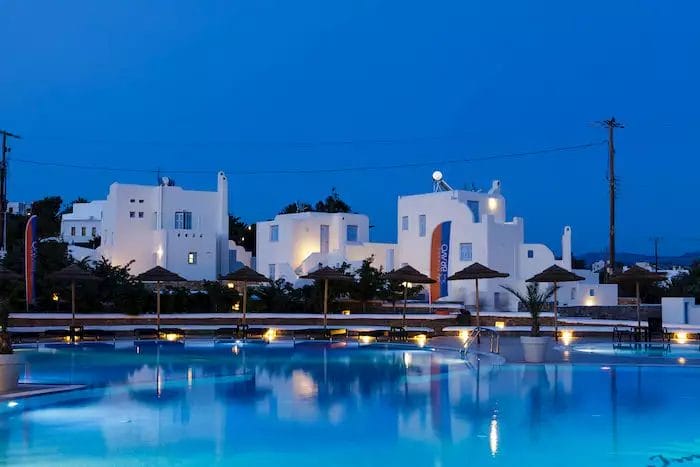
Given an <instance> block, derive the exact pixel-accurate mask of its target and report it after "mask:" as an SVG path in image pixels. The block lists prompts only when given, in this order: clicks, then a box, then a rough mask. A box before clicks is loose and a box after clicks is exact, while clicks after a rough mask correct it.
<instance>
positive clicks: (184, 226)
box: [175, 211, 192, 230]
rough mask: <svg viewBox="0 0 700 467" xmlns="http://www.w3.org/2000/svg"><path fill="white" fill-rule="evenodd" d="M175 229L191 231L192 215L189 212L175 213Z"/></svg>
mask: <svg viewBox="0 0 700 467" xmlns="http://www.w3.org/2000/svg"><path fill="white" fill-rule="evenodd" d="M175 228H176V229H181V230H191V229H192V213H191V212H189V211H177V212H176V213H175Z"/></svg>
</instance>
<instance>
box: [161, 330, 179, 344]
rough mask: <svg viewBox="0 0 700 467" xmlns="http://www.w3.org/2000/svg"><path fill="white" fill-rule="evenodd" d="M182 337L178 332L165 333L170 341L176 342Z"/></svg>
mask: <svg viewBox="0 0 700 467" xmlns="http://www.w3.org/2000/svg"><path fill="white" fill-rule="evenodd" d="M179 338H180V334H176V333H174V332H169V333H167V334H166V335H165V340H166V341H168V342H175V341H176V340H178V339H179Z"/></svg>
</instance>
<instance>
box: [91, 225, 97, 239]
mask: <svg viewBox="0 0 700 467" xmlns="http://www.w3.org/2000/svg"><path fill="white" fill-rule="evenodd" d="M90 234H91V235H92V236H93V237H97V227H93V228H92V229H90Z"/></svg>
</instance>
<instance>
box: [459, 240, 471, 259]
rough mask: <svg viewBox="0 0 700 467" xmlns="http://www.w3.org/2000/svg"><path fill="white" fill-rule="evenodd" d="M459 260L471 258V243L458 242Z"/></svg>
mask: <svg viewBox="0 0 700 467" xmlns="http://www.w3.org/2000/svg"><path fill="white" fill-rule="evenodd" d="M459 260H460V261H471V260H472V244H471V243H460V244H459Z"/></svg>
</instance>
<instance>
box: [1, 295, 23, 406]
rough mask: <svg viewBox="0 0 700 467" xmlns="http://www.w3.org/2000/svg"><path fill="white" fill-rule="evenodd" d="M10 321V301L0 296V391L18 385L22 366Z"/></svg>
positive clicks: (9, 389)
mask: <svg viewBox="0 0 700 467" xmlns="http://www.w3.org/2000/svg"><path fill="white" fill-rule="evenodd" d="M9 321H10V309H9V303H8V300H7V299H6V298H0V327H1V328H2V329H0V393H3V392H8V391H11V390H13V389H15V388H16V387H17V382H18V381H19V371H20V368H21V366H22V360H21V358H20V357H19V356H18V355H17V354H15V353H14V351H13V350H12V338H11V337H10V333H9V332H8V331H7V326H8V324H9Z"/></svg>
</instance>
